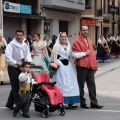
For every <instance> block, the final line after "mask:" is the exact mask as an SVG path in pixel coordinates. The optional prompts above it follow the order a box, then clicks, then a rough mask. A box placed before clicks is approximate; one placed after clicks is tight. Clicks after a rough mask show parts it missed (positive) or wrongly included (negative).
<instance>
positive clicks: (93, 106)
mask: <svg viewBox="0 0 120 120" xmlns="http://www.w3.org/2000/svg"><path fill="white" fill-rule="evenodd" d="M91 108H96V109H101V108H103V106H100V105H91Z"/></svg>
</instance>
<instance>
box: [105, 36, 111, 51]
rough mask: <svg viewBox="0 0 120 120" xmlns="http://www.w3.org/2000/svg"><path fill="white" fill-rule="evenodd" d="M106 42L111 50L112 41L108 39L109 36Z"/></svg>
mask: <svg viewBox="0 0 120 120" xmlns="http://www.w3.org/2000/svg"><path fill="white" fill-rule="evenodd" d="M106 41H107V44H108V46H109V48H110V49H111V45H112V40H111V39H110V35H108V37H107V39H106Z"/></svg>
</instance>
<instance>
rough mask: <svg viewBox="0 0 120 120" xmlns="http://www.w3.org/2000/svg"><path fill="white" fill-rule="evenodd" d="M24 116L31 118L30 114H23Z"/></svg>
mask: <svg viewBox="0 0 120 120" xmlns="http://www.w3.org/2000/svg"><path fill="white" fill-rule="evenodd" d="M22 116H23V117H25V118H30V115H28V114H22Z"/></svg>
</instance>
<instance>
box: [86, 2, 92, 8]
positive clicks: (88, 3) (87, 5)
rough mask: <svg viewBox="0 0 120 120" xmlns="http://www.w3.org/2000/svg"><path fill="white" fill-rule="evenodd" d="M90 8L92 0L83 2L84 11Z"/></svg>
mask: <svg viewBox="0 0 120 120" xmlns="http://www.w3.org/2000/svg"><path fill="white" fill-rule="evenodd" d="M91 8H92V0H85V9H91Z"/></svg>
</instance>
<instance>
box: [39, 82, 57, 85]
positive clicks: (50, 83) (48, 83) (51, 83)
mask: <svg viewBox="0 0 120 120" xmlns="http://www.w3.org/2000/svg"><path fill="white" fill-rule="evenodd" d="M56 83H57V82H41V83H37V84H38V85H52V86H54V85H55V84H56Z"/></svg>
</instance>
